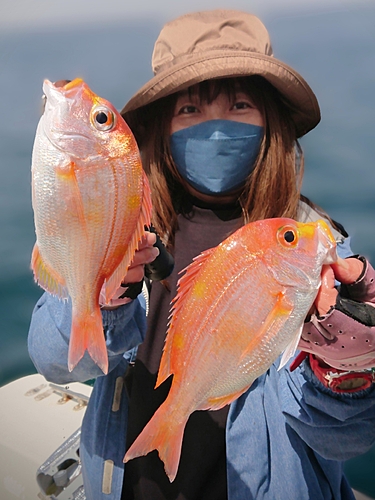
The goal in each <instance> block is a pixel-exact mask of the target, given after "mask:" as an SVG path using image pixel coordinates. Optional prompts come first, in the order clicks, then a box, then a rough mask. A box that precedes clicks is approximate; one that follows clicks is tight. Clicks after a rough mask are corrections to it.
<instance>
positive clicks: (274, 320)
mask: <svg viewBox="0 0 375 500" xmlns="http://www.w3.org/2000/svg"><path fill="white" fill-rule="evenodd" d="M293 309H294V305H293V303H292V302H291V301H290V300H289V299H288V297H287V296H286V295H285V293H284V292H279V293H278V294H277V295H276V300H275V304H274V306H273V308H272V310H271V311H270V312H269V314H268V316H267V317H266V319H265V321H264V322H263V324H262V327H261V328H259V330H258V331H257V333H256V335H254V337H253V338H252V339H251V341H250V342H249V344H248V346H247V348H246V350H245V351H244V352H243V353H242V356H241V358H240V360H239V362H240V363H241V362H242V361H243V360H244V359H245V358H246V357H247V356H248V355H249V353H251V352H252V351H253V350H254V347H255V346H256V345H257V344H259V343H260V342H263V343H264V342H266V341H267V339H272V338H273V337H274V336H275V333H277V332H278V331H280V329H281V328H282V327H283V325H284V323H285V321H286V320H287V319H288V318H289V317H290V315H291V313H292V311H293Z"/></svg>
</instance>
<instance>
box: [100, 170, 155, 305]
mask: <svg viewBox="0 0 375 500" xmlns="http://www.w3.org/2000/svg"><path fill="white" fill-rule="evenodd" d="M142 172H143V197H142V206H141V211H140V214H139V218H138V222H137V226H136V229H135V231H134V233H133V235H132V238H131V240H130V242H129V245H128V248H127V250H126V252H125V255H124V258H123V259H122V261H121V262H120V264H119V265H118V266H117V268H116V269H115V271H114V272H113V273H112V275H111V276H110V277H109V278H108V279H107V280H106V282H105V297H106V303H108V302H109V301H110V300H111V298H112V297H113V295H114V294H115V292H116V290H117V289H118V287H119V286H120V285H121V282H122V281H123V279H124V276H125V274H126V272H127V270H128V267H129V265H130V264H131V261H132V260H133V257H134V253H135V251H136V250H137V248H138V246H139V242H140V240H141V239H142V237H143V235H144V234H145V226H147V227H148V226H150V224H151V211H152V204H151V190H150V186H149V182H148V179H147V176H146V174H145V172H144V171H142Z"/></svg>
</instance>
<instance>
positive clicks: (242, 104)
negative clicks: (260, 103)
mask: <svg viewBox="0 0 375 500" xmlns="http://www.w3.org/2000/svg"><path fill="white" fill-rule="evenodd" d="M249 108H252V106H251V104H250V103H249V102H245V101H239V102H236V103H235V104H234V105H233V109H249Z"/></svg>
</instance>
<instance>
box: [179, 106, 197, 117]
mask: <svg viewBox="0 0 375 500" xmlns="http://www.w3.org/2000/svg"><path fill="white" fill-rule="evenodd" d="M191 113H198V108H197V107H196V106H193V105H192V104H187V105H186V106H182V108H180V110H179V112H178V114H179V115H189V114H191Z"/></svg>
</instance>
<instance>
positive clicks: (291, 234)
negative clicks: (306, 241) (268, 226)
mask: <svg viewBox="0 0 375 500" xmlns="http://www.w3.org/2000/svg"><path fill="white" fill-rule="evenodd" d="M277 236H278V240H279V242H280V243H281V244H282V245H283V246H288V247H294V246H296V245H297V243H298V234H297V231H296V229H295V228H294V227H292V226H284V227H282V228H281V229H279V232H278V235H277Z"/></svg>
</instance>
